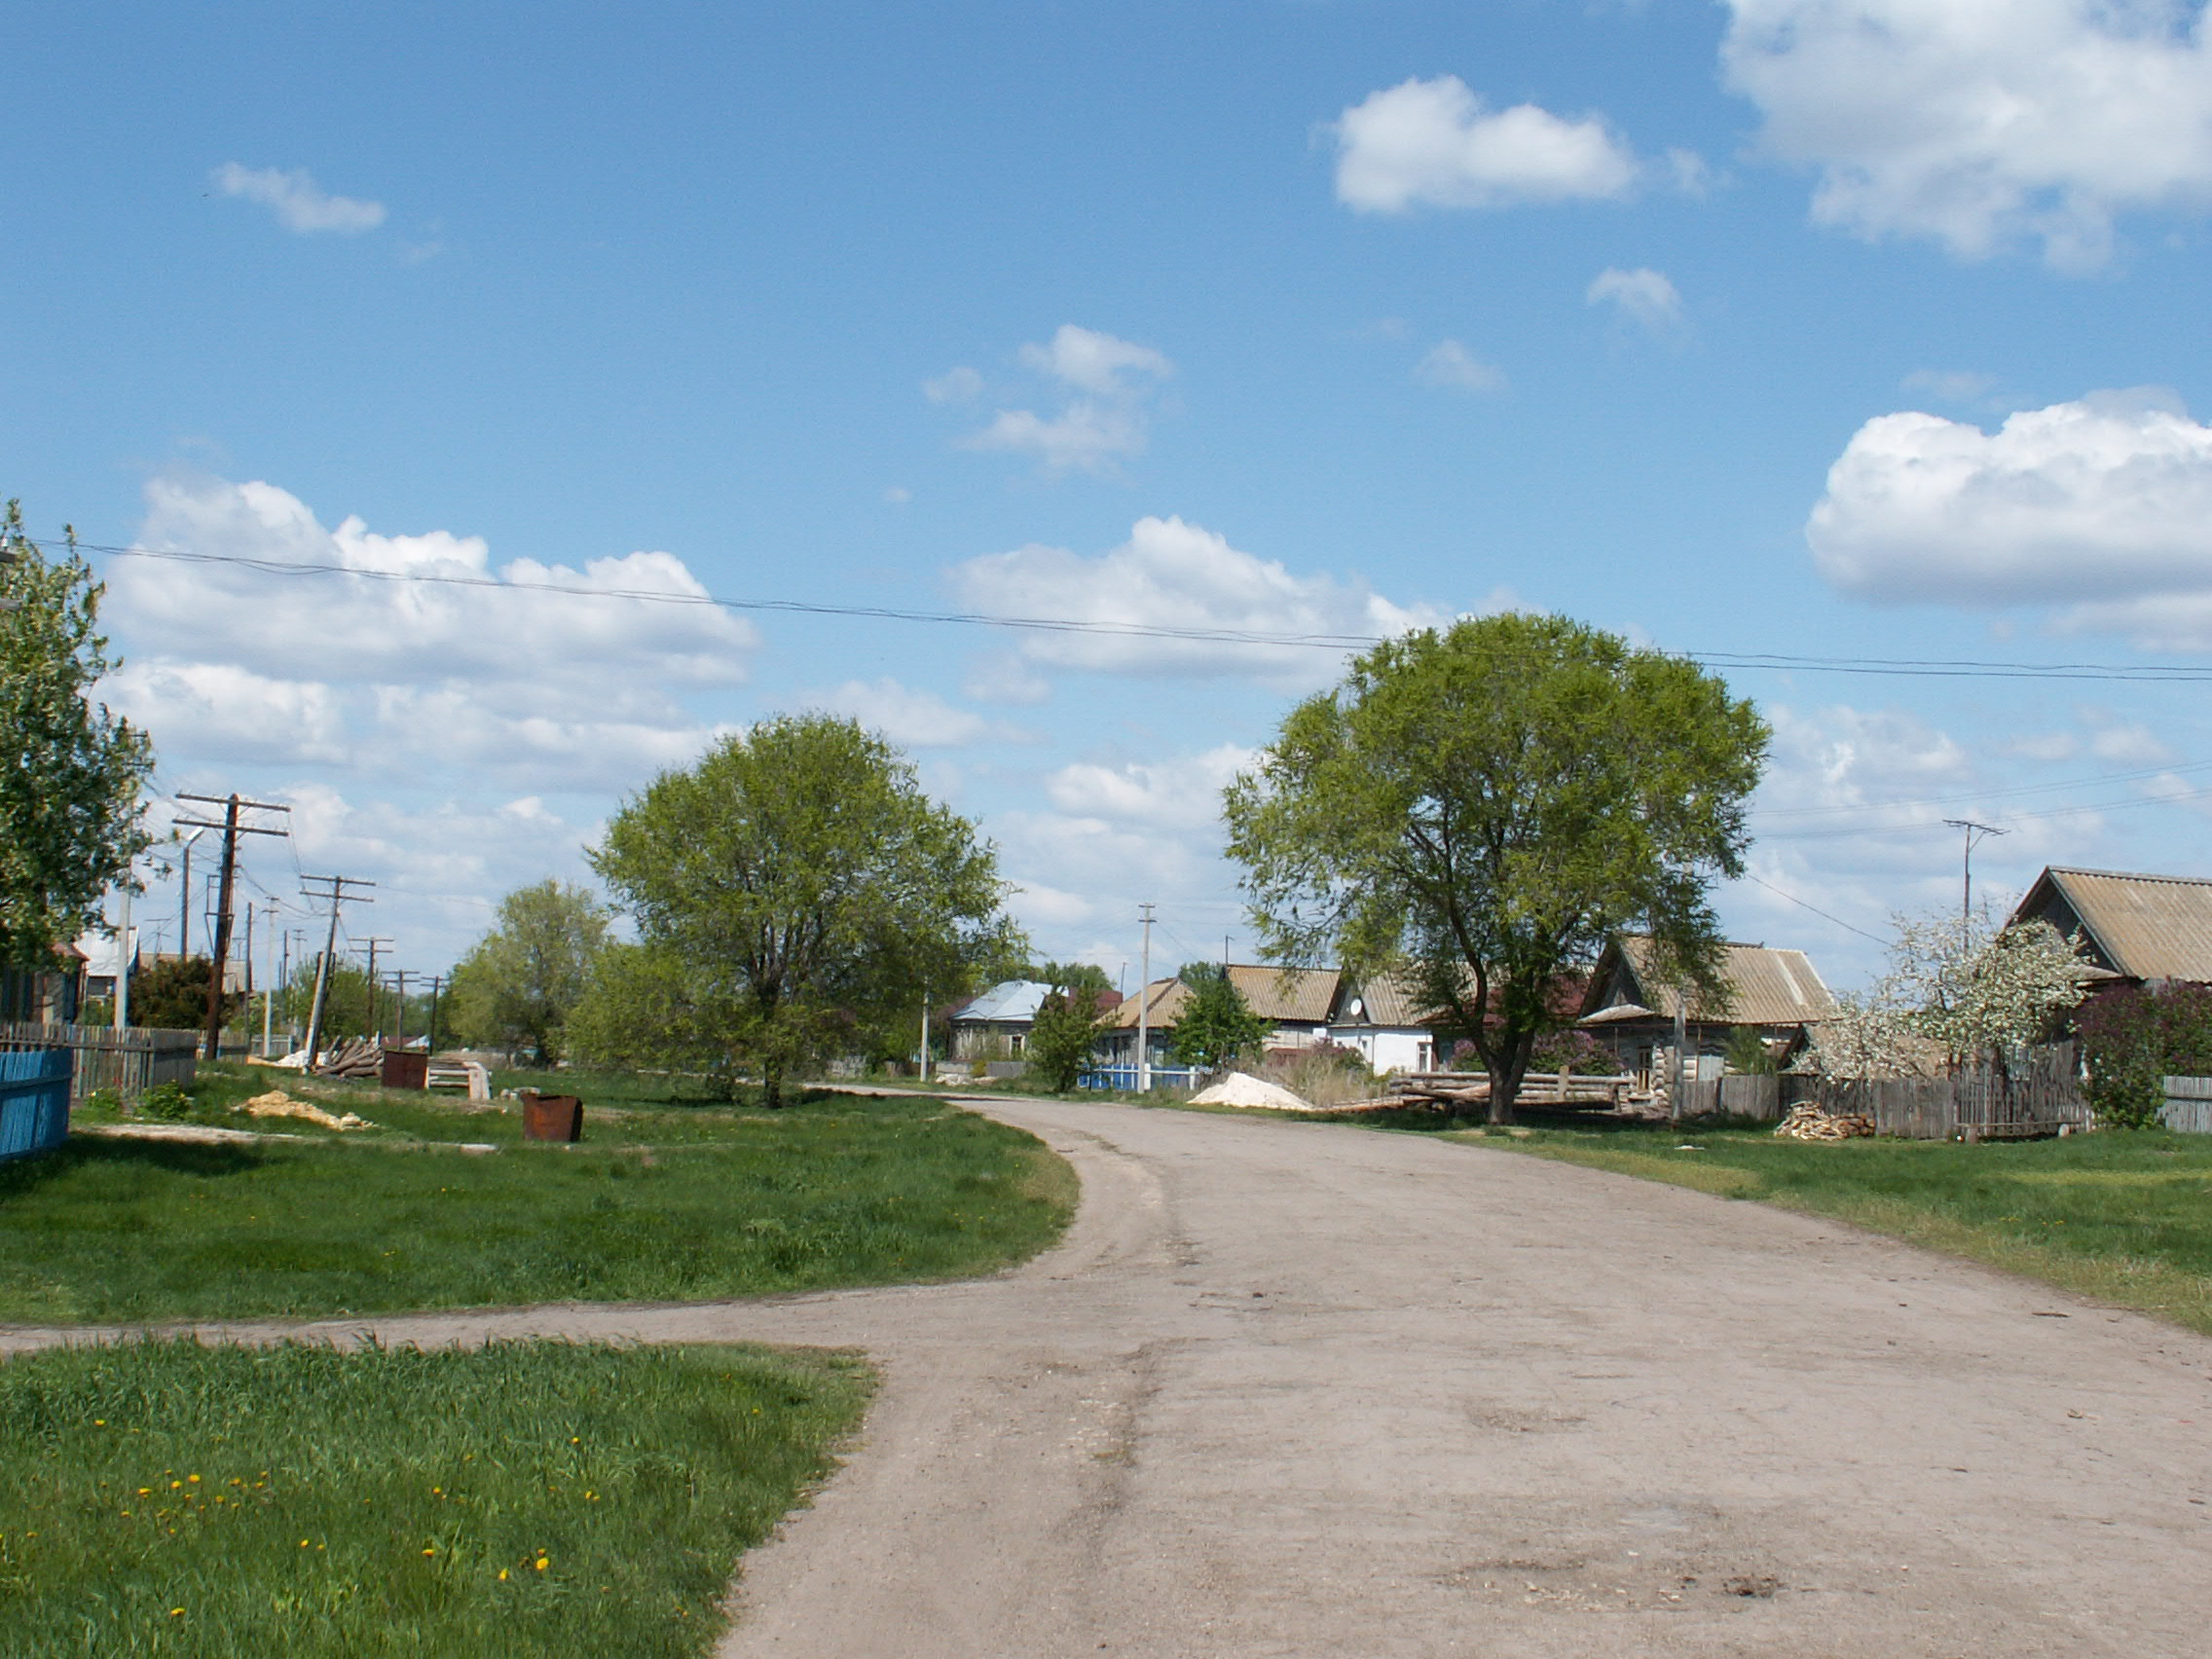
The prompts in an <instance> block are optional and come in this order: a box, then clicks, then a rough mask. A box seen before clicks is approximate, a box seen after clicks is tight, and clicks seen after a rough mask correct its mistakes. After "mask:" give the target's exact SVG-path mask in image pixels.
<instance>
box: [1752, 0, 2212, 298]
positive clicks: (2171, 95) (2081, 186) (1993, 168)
mask: <svg viewBox="0 0 2212 1659" xmlns="http://www.w3.org/2000/svg"><path fill="white" fill-rule="evenodd" d="M1728 4H1729V9H1730V11H1731V12H1732V13H1733V18H1732V20H1731V22H1730V25H1729V29H1728V33H1727V37H1726V39H1725V41H1724V42H1723V44H1722V47H1721V64H1722V70H1723V74H1724V76H1725V78H1726V81H1727V84H1728V86H1729V87H1730V89H1731V90H1733V91H1735V92H1740V93H1742V94H1743V95H1744V96H1746V97H1748V98H1750V99H1751V101H1752V102H1753V103H1755V104H1756V105H1757V106H1758V107H1759V110H1760V112H1761V114H1762V115H1763V116H1764V117H1765V129H1764V132H1763V134H1762V140H1763V146H1764V148H1765V149H1766V150H1767V152H1769V153H1770V154H1772V155H1773V156H1775V157H1778V158H1780V159H1782V160H1784V161H1789V162H1796V163H1801V164H1805V165H1809V166H1814V167H1817V168H1818V169H1819V174H1820V177H1819V183H1818V185H1817V186H1816V188H1815V193H1814V197H1813V217H1814V218H1815V220H1816V221H1818V222H1820V223H1823V224H1828V225H1835V226H1838V227H1840V228H1842V229H1844V230H1847V231H1851V232H1854V233H1856V234H1858V235H1860V236H1863V237H1868V238H1879V237H1883V236H1892V235H1896V236H1906V237H1924V238H1931V239H1933V240H1936V241H1938V242H1941V243H1942V244H1943V245H1945V246H1946V247H1948V248H1950V249H1951V251H1952V252H1954V253H1956V254H1958V255H1960V256H1962V257H1966V258H1979V257H1983V256H1986V255H1989V254H1991V253H1994V252H1997V251H1999V250H2000V249H2002V248H2005V247H2007V246H2009V245H2013V244H2016V243H2020V242H2030V243H2040V244H2041V246H2042V249H2043V253H2044V256H2045V258H2046V260H2047V261H2048V262H2049V263H2050V264H2052V265H2053V266H2056V267H2059V268H2063V269H2083V268H2089V267H2093V266H2095V265H2097V264H2100V263H2102V262H2103V260H2104V259H2105V257H2106V256H2107V254H2108V252H2109V250H2110V245H2111V241H2112V235H2113V222H2114V220H2115V218H2116V217H2117V216H2118V215H2120V214H2121V213H2124V212H2128V211H2133V210H2140V209H2152V208H2179V209H2200V208H2201V207H2203V206H2204V205H2205V204H2206V203H2207V201H2208V200H2212V53H2208V51H2207V44H2206V40H2205V35H2204V28H2203V21H2202V13H2201V11H2200V9H2199V8H2197V7H2195V6H2184V5H2179V4H2174V3H2172V0H1728Z"/></svg>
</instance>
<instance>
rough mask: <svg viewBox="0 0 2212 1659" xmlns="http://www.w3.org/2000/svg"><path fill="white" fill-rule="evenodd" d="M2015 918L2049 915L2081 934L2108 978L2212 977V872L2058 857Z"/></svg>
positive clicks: (2066, 930)
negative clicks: (2101, 865) (2091, 864)
mask: <svg viewBox="0 0 2212 1659" xmlns="http://www.w3.org/2000/svg"><path fill="white" fill-rule="evenodd" d="M2013 922H2048V923H2049V924H2050V925H2051V926H2052V927H2054V928H2056V929H2057V930H2058V931H2059V933H2060V934H2062V935H2063V936H2065V937H2066V938H2067V939H2071V940H2079V941H2080V944H2081V948H2082V953H2083V955H2084V956H2086V957H2087V958H2088V959H2089V960H2090V961H2091V962H2093V963H2094V964H2096V966H2097V968H2098V969H2099V970H2100V971H2101V973H2100V978H2101V979H2102V981H2103V983H2105V984H2131V985H2145V984H2154V983H2157V981H2159V980H2162V979H2179V980H2182V981H2184V982H2186V983H2190V984H2199V985H2202V984H2212V880H2206V879H2205V878H2203V877H2201V876H2193V875H2139V874H2130V873H2128V872H2126V871H2123V870H2117V869H2075V868H2072V867H2070V866H2064V865H2052V866H2050V867H2048V868H2047V869H2046V870H2045V871H2044V872H2043V874H2041V875H2039V876H2037V877H2036V880H2035V885H2034V886H2032V887H2030V888H2029V889H2028V892H2027V897H2025V898H2024V899H2022V900H2021V901H2020V903H2019V904H2018V905H2017V906H2016V907H2015V908H2014V909H2013V911H2012V914H2011V916H2010V918H2009V921H2008V923H2007V925H2008V926H2009V925H2011V923H2013ZM2094 988H2095V987H2092V990H2094Z"/></svg>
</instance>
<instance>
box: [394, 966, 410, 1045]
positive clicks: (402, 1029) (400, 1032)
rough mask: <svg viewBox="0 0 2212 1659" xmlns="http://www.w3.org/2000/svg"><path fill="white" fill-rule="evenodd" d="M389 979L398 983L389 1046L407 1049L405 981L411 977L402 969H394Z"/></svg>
mask: <svg viewBox="0 0 2212 1659" xmlns="http://www.w3.org/2000/svg"><path fill="white" fill-rule="evenodd" d="M391 977H393V978H394V979H396V980H398V981H399V989H398V993H397V1007H396V1008H395V1009H394V1010H393V1012H392V1016H391V1046H392V1047H393V1048H394V1049H404V1048H406V1047H407V981H408V979H409V977H411V976H410V975H409V974H408V972H407V970H406V969H404V968H394V969H393V970H392V971H391Z"/></svg>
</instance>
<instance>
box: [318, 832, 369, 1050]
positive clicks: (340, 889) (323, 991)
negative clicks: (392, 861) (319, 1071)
mask: <svg viewBox="0 0 2212 1659" xmlns="http://www.w3.org/2000/svg"><path fill="white" fill-rule="evenodd" d="M300 880H301V881H302V882H303V883H306V882H321V883H323V884H324V885H325V887H326V888H327V891H325V892H321V893H316V892H313V891H311V890H310V889H309V888H308V887H306V886H302V887H301V889H300V894H301V897H303V898H306V899H325V900H328V901H329V903H330V933H329V935H328V936H327V937H326V938H325V939H324V940H323V945H322V960H321V961H320V962H319V963H317V964H316V965H315V972H314V1007H313V1011H312V1012H310V1014H308V1070H310V1071H313V1070H314V1062H315V1056H316V1055H317V1054H318V1053H320V1052H321V1046H322V1011H323V1006H324V1004H325V1003H326V1002H327V1001H328V1000H329V997H330V961H331V957H332V956H333V955H334V954H335V953H336V951H337V949H338V906H339V905H340V904H342V903H345V901H346V900H348V899H349V898H350V899H351V900H352V901H353V903H356V904H373V903H376V901H375V900H374V899H364V898H362V897H361V896H360V895H359V894H357V893H355V894H349V893H348V892H347V891H346V889H347V888H349V887H374V886H375V885H376V883H375V882H373V881H357V880H355V879H354V878H353V877H352V876H350V875H303V876H301V877H300Z"/></svg>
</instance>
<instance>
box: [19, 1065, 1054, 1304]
mask: <svg viewBox="0 0 2212 1659" xmlns="http://www.w3.org/2000/svg"><path fill="white" fill-rule="evenodd" d="M227 1070H228V1068H223V1069H222V1070H219V1071H211V1074H210V1076H209V1078H208V1080H207V1082H206V1084H205V1085H203V1088H202V1089H201V1090H200V1093H201V1095H202V1110H201V1111H200V1112H199V1113H198V1114H197V1116H198V1117H199V1118H201V1119H202V1120H205V1121H216V1122H223V1123H226V1124H233V1125H235V1124H238V1123H239V1122H240V1120H239V1119H236V1118H233V1117H230V1116H229V1115H228V1113H227V1112H226V1111H225V1110H224V1109H223V1108H224V1105H225V1104H226V1102H225V1100H224V1098H223V1095H224V1092H225V1091H228V1090H232V1089H234V1088H240V1087H243V1086H242V1085H240V1084H239V1083H238V1082H237V1080H236V1079H232V1078H229V1077H227V1076H225V1075H224V1072H226V1071H227ZM267 1078H268V1074H267V1073H265V1072H257V1073H255V1074H253V1075H252V1076H251V1077H250V1080H249V1081H250V1083H251V1085H252V1086H253V1087H252V1088H249V1089H248V1090H247V1091H248V1092H258V1091H259V1089H260V1088H264V1087H267V1086H268V1084H267ZM564 1080H565V1081H575V1080H569V1079H567V1078H566V1076H565V1078H564ZM294 1091H295V1092H301V1091H300V1090H294ZM305 1092H309V1093H311V1094H312V1095H313V1097H314V1098H316V1099H317V1101H318V1103H321V1104H324V1105H327V1106H329V1107H330V1109H332V1110H333V1111H338V1110H343V1109H351V1110H354V1111H356V1112H358V1113H359V1114H360V1115H361V1116H362V1117H365V1118H369V1119H371V1120H372V1121H374V1122H377V1123H379V1124H383V1125H384V1127H382V1128H380V1129H379V1130H376V1131H361V1132H356V1133H352V1134H347V1135H339V1134H336V1133H334V1132H332V1131H329V1130H326V1129H320V1128H315V1127H313V1126H312V1125H309V1124H297V1123H289V1122H287V1121H285V1120H263V1121H260V1122H258V1123H257V1124H256V1126H257V1127H260V1128H267V1129H276V1128H277V1126H278V1125H280V1124H281V1125H283V1127H284V1129H285V1131H286V1132H284V1133H282V1134H281V1135H280V1136H279V1137H278V1138H273V1139H269V1140H264V1141H259V1142H255V1143H251V1144H236V1143H233V1144H222V1145H192V1144H180V1143H176V1142H160V1141H141V1140H115V1139H106V1138H99V1137H93V1136H85V1135H80V1136H75V1137H73V1138H72V1139H71V1141H70V1142H69V1144H68V1145H67V1146H65V1147H64V1148H62V1149H61V1150H60V1151H58V1152H56V1153H55V1154H53V1155H51V1156H48V1157H45V1158H39V1159H32V1160H25V1161H18V1162H13V1163H9V1164H4V1165H0V1322H12V1323H70V1322H88V1321H124V1320H140V1319H170V1318H231V1317H247V1316H263V1315H275V1316H291V1317H313V1316H319V1315H331V1314H349V1313H366V1312H373V1311H385V1310H397V1309H424V1308H455V1307H475V1306H487V1305H495V1304H514V1303H529V1302H547V1301H567V1300H581V1301H698V1300H706V1299H711V1298H717V1297H725V1296H751V1295H763V1294H769V1293H774V1292H781V1291H792V1290H802V1289H815V1288H821V1287H826V1286H833V1285H847V1284H866V1283H882V1282H887V1281H900V1280H922V1279H939V1278H955V1277H964V1276H968V1275H971V1274H975V1273H978V1272H990V1271H992V1270H993V1269H996V1268H999V1267H1003V1266H1006V1265H1008V1264H1010V1263H1013V1262H1016V1261H1020V1260H1022V1259H1024V1258H1026V1257H1028V1256H1030V1255H1033V1254H1034V1253H1035V1252H1036V1251H1038V1250H1040V1249H1042V1248H1044V1247H1045V1246H1046V1245H1048V1244H1050V1243H1051V1241H1052V1239H1053V1238H1055V1237H1056V1236H1057V1235H1058V1234H1059V1232H1060V1230H1061V1229H1062V1228H1063V1227H1064V1226H1065V1224H1066V1222H1067V1219H1068V1217H1069V1216H1070V1215H1071V1214H1072V1213H1073V1211H1074V1207H1075V1180H1074V1175H1073V1172H1072V1171H1070V1170H1069V1169H1068V1168H1067V1167H1066V1166H1065V1165H1064V1164H1063V1163H1061V1162H1060V1161H1059V1160H1058V1159H1056V1158H1055V1157H1053V1156H1052V1155H1051V1153H1050V1152H1049V1151H1047V1150H1046V1149H1045V1148H1044V1147H1043V1146H1041V1145H1040V1144H1039V1143H1038V1142H1037V1141H1035V1140H1034V1139H1033V1138H1031V1137H1030V1136H1028V1135H1025V1134H1023V1133H1021V1132H1020V1131H1019V1130H1016V1129H1012V1128H1009V1127H1007V1126H1005V1125H1003V1124H995V1123H992V1122H990V1121H989V1120H987V1119H984V1118H981V1117H978V1116H976V1115H974V1114H972V1113H968V1112H963V1111H958V1110H954V1109H948V1108H947V1107H946V1106H944V1105H943V1104H942V1103H941V1102H939V1101H935V1100H929V1099H913V1098H899V1097H888V1098H871V1097H861V1096H847V1095H822V1096H820V1097H817V1098H808V1099H801V1100H798V1101H796V1102H794V1103H793V1104H792V1105H788V1106H786V1107H785V1108H784V1109H782V1110H781V1111H778V1112H773V1113H769V1112H762V1111H758V1110H747V1109H743V1108H727V1107H721V1106H716V1105H709V1104H691V1103H682V1102H668V1101H661V1102H658V1103H656V1102H654V1101H652V1100H649V1099H639V1100H637V1101H636V1102H635V1103H634V1104H633V1105H631V1106H629V1107H627V1108H625V1109H624V1115H622V1116H620V1117H616V1116H615V1115H614V1114H613V1113H611V1112H608V1111H602V1110H600V1109H598V1108H597V1106H595V1104H594V1099H593V1096H592V1095H590V1094H587V1095H586V1101H587V1105H586V1137H587V1138H586V1140H585V1141H584V1142H583V1143H582V1144H581V1145H578V1146H574V1147H550V1146H537V1145H526V1144H523V1143H521V1141H520V1138H519V1137H520V1126H519V1122H518V1120H517V1118H516V1116H515V1115H514V1114H513V1113H501V1112H484V1111H476V1112H470V1111H466V1110H464V1109H463V1107H462V1106H461V1104H459V1103H454V1102H449V1101H441V1100H437V1099H434V1098H429V1097H425V1096H423V1095H420V1094H416V1095H408V1096H401V1095H391V1094H386V1093H384V1092H383V1091H381V1090H377V1089H373V1088H354V1089H349V1088H344V1087H343V1086H330V1085H311V1086H309V1087H308V1088H307V1090H305ZM293 1131H296V1132H293ZM457 1143H461V1144H467V1143H476V1144H483V1143H489V1144H492V1145H495V1146H497V1147H498V1149H499V1150H498V1151H497V1152H496V1153H494V1154H490V1155H472V1154H467V1153H463V1152H461V1151H459V1150H458V1146H457Z"/></svg>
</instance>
